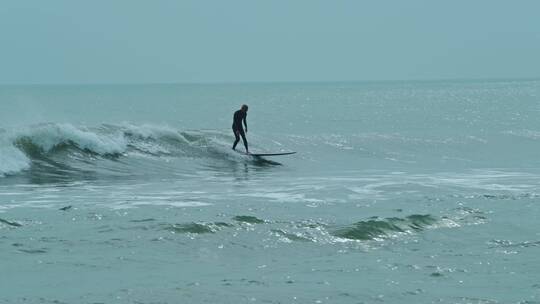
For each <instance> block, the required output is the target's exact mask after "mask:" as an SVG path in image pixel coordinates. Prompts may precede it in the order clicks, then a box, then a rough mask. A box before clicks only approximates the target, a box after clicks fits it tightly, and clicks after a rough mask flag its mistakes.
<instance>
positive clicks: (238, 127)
mask: <svg viewBox="0 0 540 304" xmlns="http://www.w3.org/2000/svg"><path fill="white" fill-rule="evenodd" d="M247 112H248V106H247V105H245V104H244V105H242V107H241V108H240V110H238V111H236V112H234V116H233V125H232V129H233V132H234V137H235V141H234V144H233V147H232V148H233V150H236V145H237V144H238V142H239V141H240V136H242V141H243V142H244V147H246V154H249V149H248V142H247V139H246V133H247V131H248V127H247V122H246V117H247ZM242 122H243V123H244V126H246V131H245V132H244V128H242Z"/></svg>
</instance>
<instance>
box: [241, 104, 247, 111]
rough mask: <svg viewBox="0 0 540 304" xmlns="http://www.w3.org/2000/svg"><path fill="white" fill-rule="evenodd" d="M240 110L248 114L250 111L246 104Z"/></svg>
mask: <svg viewBox="0 0 540 304" xmlns="http://www.w3.org/2000/svg"><path fill="white" fill-rule="evenodd" d="M240 110H242V111H244V112H247V111H248V106H247V105H246V104H243V105H242V107H240Z"/></svg>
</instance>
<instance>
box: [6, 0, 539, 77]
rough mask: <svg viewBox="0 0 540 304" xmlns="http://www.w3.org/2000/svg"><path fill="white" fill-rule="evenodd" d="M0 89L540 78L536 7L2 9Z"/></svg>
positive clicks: (233, 1)
mask: <svg viewBox="0 0 540 304" xmlns="http://www.w3.org/2000/svg"><path fill="white" fill-rule="evenodd" d="M0 41H1V43H0V83H4V84H5V83H146V82H151V83H155V82H259V81H355V80H408V79H446V78H466V79H468V78H537V77H540V1H538V0H514V1H510V0H507V1H500V0H448V1H442V0H441V1H439V0H395V1H390V0H388V1H386V0H377V1H375V0H371V1H364V0H350V1H342V0H328V1H318V0H215V1H211V0H195V1H189V0H185V1H184V0H176V1H172V0H171V1H165V0H163V1H162V0H85V1H82V0H81V1H79V0H47V1H45V0H35V1H31V0H28V1H26V0H0Z"/></svg>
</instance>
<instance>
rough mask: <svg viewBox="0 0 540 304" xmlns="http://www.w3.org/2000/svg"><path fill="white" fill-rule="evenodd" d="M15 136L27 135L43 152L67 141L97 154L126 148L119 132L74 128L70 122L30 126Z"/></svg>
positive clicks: (118, 151) (120, 150) (116, 151)
mask: <svg viewBox="0 0 540 304" xmlns="http://www.w3.org/2000/svg"><path fill="white" fill-rule="evenodd" d="M17 137H19V138H20V137H28V138H29V139H30V140H31V141H32V143H33V144H35V145H37V146H39V147H40V148H41V149H43V150H44V151H45V152H48V151H50V150H51V149H53V148H54V147H56V146H58V145H60V144H63V143H67V142H73V143H74V144H75V145H77V146H78V147H79V148H81V149H87V150H90V151H93V152H95V153H98V154H115V153H123V152H125V151H126V148H127V141H126V139H125V138H124V136H123V134H122V133H121V132H115V133H112V134H101V133H97V132H96V131H92V130H89V129H87V128H85V127H81V128H76V127H74V126H73V125H71V124H46V125H40V126H32V127H29V128H27V129H26V130H23V131H19V132H17Z"/></svg>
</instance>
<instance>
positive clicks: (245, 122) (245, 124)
mask: <svg viewBox="0 0 540 304" xmlns="http://www.w3.org/2000/svg"><path fill="white" fill-rule="evenodd" d="M243 120H244V126H245V127H246V132H247V121H246V117H244V119H243Z"/></svg>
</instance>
